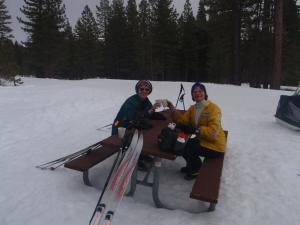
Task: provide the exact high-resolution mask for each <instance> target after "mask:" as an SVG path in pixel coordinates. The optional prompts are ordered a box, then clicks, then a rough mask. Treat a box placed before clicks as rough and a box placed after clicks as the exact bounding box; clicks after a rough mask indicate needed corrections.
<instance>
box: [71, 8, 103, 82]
mask: <svg viewBox="0 0 300 225" xmlns="http://www.w3.org/2000/svg"><path fill="white" fill-rule="evenodd" d="M75 38H76V45H77V50H76V52H77V60H78V61H77V63H76V65H77V66H76V67H77V72H78V74H79V75H78V76H80V77H79V78H81V79H82V78H90V77H94V76H96V74H97V72H99V71H98V66H99V60H100V49H99V41H98V38H99V33H98V28H97V23H96V20H95V18H94V15H93V13H92V11H91V10H90V8H89V6H88V5H86V6H85V7H84V10H83V11H82V14H81V17H80V19H79V20H78V22H77V24H76V26H75Z"/></svg>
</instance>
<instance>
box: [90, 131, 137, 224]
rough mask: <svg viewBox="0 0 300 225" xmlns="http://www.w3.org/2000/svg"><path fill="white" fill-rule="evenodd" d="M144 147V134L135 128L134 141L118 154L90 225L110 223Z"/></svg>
mask: <svg viewBox="0 0 300 225" xmlns="http://www.w3.org/2000/svg"><path fill="white" fill-rule="evenodd" d="M142 148H143V134H140V135H139V133H138V130H135V132H134V135H133V137H132V141H131V143H130V145H129V147H128V149H127V150H125V151H123V152H122V153H121V154H118V156H117V158H116V161H115V163H114V165H113V168H112V170H111V173H110V175H109V176H108V180H107V185H105V186H104V188H103V191H102V193H101V195H100V198H99V200H98V203H97V205H96V208H95V210H94V213H93V216H92V218H91V220H90V223H89V224H90V225H109V224H111V221H112V218H113V215H114V213H115V211H116V209H117V207H118V205H119V203H120V202H121V200H122V199H123V196H124V194H125V191H126V187H127V184H128V182H129V180H130V178H131V175H132V173H133V171H134V169H135V167H136V164H137V161H138V158H139V156H140V154H141V151H142Z"/></svg>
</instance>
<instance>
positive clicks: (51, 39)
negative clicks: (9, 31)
mask: <svg viewBox="0 0 300 225" xmlns="http://www.w3.org/2000/svg"><path fill="white" fill-rule="evenodd" d="M24 3H25V5H23V7H22V8H21V9H20V10H21V12H22V13H23V14H24V16H25V17H26V19H23V18H20V17H18V20H19V22H20V23H21V24H22V25H23V27H22V29H23V30H24V31H25V32H26V33H27V34H28V38H27V41H26V42H25V44H26V46H27V47H28V51H29V52H30V56H31V57H30V58H31V60H30V64H31V67H32V72H33V73H34V74H36V75H37V76H38V77H55V74H56V73H57V72H58V71H57V70H58V65H59V61H60V59H59V57H60V54H59V53H60V49H61V47H62V46H61V44H62V43H63V39H64V37H63V34H64V29H65V26H66V15H65V5H64V4H62V0H24Z"/></svg>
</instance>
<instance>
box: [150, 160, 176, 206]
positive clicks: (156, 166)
mask: <svg viewBox="0 0 300 225" xmlns="http://www.w3.org/2000/svg"><path fill="white" fill-rule="evenodd" d="M154 160H155V161H154V170H153V186H152V198H153V201H154V204H155V206H156V207H157V208H165V209H171V208H169V207H166V206H165V205H164V204H163V203H162V202H161V201H160V199H159V178H160V168H161V158H155V159H154Z"/></svg>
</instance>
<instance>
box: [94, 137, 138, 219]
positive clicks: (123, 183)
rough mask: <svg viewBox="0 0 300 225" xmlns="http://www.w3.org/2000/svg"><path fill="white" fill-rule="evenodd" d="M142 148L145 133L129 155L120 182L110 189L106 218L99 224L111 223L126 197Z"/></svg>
mask: <svg viewBox="0 0 300 225" xmlns="http://www.w3.org/2000/svg"><path fill="white" fill-rule="evenodd" d="M142 148H143V134H141V135H140V137H139V139H138V142H137V145H136V147H135V149H134V150H133V154H131V155H130V156H129V157H130V159H129V160H128V163H127V165H126V168H125V169H124V170H123V172H122V174H120V177H121V178H120V179H119V181H118V183H117V184H116V185H115V187H114V189H113V190H108V191H109V192H110V199H109V201H110V202H108V203H110V204H107V206H106V208H107V210H106V209H105V211H107V212H106V213H105V217H104V220H100V223H98V224H97V225H108V224H111V222H112V219H113V215H114V213H115V211H116V210H117V208H118V206H119V204H120V202H121V201H122V199H123V197H124V194H125V191H126V187H127V184H128V182H129V180H130V178H131V175H132V172H133V170H134V168H135V167H136V164H137V161H138V158H139V156H140V154H141V151H142ZM103 216H104V214H103Z"/></svg>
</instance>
